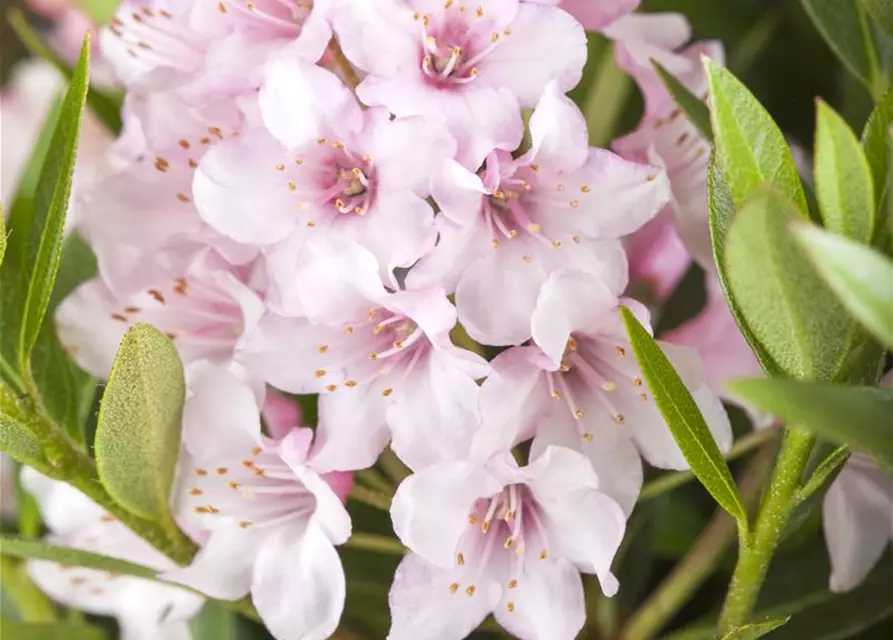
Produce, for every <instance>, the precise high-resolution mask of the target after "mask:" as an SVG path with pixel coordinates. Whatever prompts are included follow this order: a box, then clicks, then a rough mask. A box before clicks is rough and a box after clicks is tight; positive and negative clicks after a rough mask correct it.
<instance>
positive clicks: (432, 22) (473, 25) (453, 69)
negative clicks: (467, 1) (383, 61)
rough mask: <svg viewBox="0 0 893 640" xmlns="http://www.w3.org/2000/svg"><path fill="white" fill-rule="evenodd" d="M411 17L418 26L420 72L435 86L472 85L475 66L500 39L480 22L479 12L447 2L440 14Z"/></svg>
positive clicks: (487, 22)
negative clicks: (420, 58)
mask: <svg viewBox="0 0 893 640" xmlns="http://www.w3.org/2000/svg"><path fill="white" fill-rule="evenodd" d="M414 17H415V19H416V20H417V21H420V22H421V23H422V29H421V32H422V33H421V36H422V42H421V45H422V47H421V55H422V60H421V68H422V73H423V74H424V75H425V77H426V78H427V80H428V82H429V83H431V84H434V85H436V86H440V87H457V86H461V85H465V84H468V83H470V82H473V81H474V80H475V78H477V76H478V64H479V63H480V62H481V61H482V60H483V59H484V58H486V57H487V55H489V54H490V52H491V51H493V50H494V49H495V48H496V47H497V46H499V42H500V38H501V36H500V34H499V33H496V32H493V33H490V28H491V27H492V23H491V21H489V20H486V19H483V18H484V11H483V9H480V8H479V9H477V10H476V11H473V12H472V11H467V10H466V7H465V6H464V5H461V6H460V5H459V4H458V3H455V2H453V1H452V0H447V2H446V3H445V4H444V10H443V13H442V14H439V15H430V14H429V15H424V16H423V15H421V14H418V13H417V14H415V16H414ZM509 33H510V31H509ZM506 35H508V34H506Z"/></svg>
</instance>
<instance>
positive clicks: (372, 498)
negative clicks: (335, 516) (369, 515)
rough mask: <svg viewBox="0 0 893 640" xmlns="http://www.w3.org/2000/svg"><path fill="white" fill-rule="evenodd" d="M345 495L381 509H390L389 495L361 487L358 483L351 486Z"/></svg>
mask: <svg viewBox="0 0 893 640" xmlns="http://www.w3.org/2000/svg"><path fill="white" fill-rule="evenodd" d="M347 497H348V498H350V499H351V500H356V501H357V502H362V503H363V504H366V505H369V506H370V507H374V508H376V509H380V510H382V511H389V510H390V509H391V497H390V496H388V495H385V494H383V493H378V492H377V491H373V490H372V489H367V488H366V487H361V486H360V485H358V484H355V485H354V486H353V488H352V489H351V490H350V493H349V494H348V496H347Z"/></svg>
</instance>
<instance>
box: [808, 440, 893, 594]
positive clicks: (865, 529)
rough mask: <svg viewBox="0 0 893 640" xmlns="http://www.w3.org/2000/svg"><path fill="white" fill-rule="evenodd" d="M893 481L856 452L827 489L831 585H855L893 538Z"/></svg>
mask: <svg viewBox="0 0 893 640" xmlns="http://www.w3.org/2000/svg"><path fill="white" fill-rule="evenodd" d="M891 514H893V480H891V479H890V478H889V477H888V476H886V475H885V474H884V472H883V471H881V470H880V469H879V468H878V467H877V465H875V464H874V462H873V461H872V460H871V459H870V458H869V457H868V456H866V455H865V454H861V453H854V454H853V455H852V456H851V457H850V459H849V460H848V461H847V463H846V464H845V465H844V467H843V470H842V471H841V472H840V475H838V476H837V479H836V480H835V481H834V483H833V484H832V485H831V487H830V488H829V489H828V493H826V494H825V498H824V502H823V503H822V524H823V527H824V530H825V542H826V544H827V546H828V555H829V556H830V558H831V578H830V589H831V591H833V592H835V593H842V592H845V591H849V590H851V589H854V588H855V587H856V586H857V585H858V584H859V583H861V582H862V581H863V580H864V579H865V576H867V575H868V573H869V572H870V571H871V569H872V567H874V565H875V564H877V562H878V560H879V559H880V557H881V555H882V554H883V552H884V549H886V548H887V545H888V544H889V543H890V541H891V539H893V515H891Z"/></svg>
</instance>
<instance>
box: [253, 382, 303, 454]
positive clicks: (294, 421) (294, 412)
mask: <svg viewBox="0 0 893 640" xmlns="http://www.w3.org/2000/svg"><path fill="white" fill-rule="evenodd" d="M262 415H263V418H264V423H265V424H266V425H267V430H268V432H269V434H270V437H272V438H273V439H274V440H281V439H282V438H284V437H285V436H286V435H287V434H288V433H289V432H290V431H291V430H292V429H294V428H295V427H297V426H298V425H299V424H301V407H300V406H299V405H298V403H297V402H296V401H295V400H293V399H292V398H289V397H288V396H286V395H285V394H282V393H279V392H278V391H276V390H275V389H267V394H266V396H264V405H263V409H262ZM305 453H306V452H305Z"/></svg>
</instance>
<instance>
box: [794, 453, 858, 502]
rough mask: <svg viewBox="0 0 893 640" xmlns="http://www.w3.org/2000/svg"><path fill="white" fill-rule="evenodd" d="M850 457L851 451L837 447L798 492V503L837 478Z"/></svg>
mask: <svg viewBox="0 0 893 640" xmlns="http://www.w3.org/2000/svg"><path fill="white" fill-rule="evenodd" d="M849 457H850V450H849V448H847V447H846V446H841V447H837V448H836V449H835V450H834V451H832V452H831V453H829V454H828V456H827V457H826V458H825V459H824V460H822V461H821V462H820V463H819V466H817V467H816V468H815V471H813V472H812V475H811V476H810V477H809V480H808V481H807V483H806V484H805V485H803V487H801V489H800V490H799V491H798V492H797V501H798V502H802V501H803V500H806V499H807V498H808V497H809V496H811V495H812V494H814V493H815V492H816V491H818V490H819V489H821V488H822V487H824V486H825V485H826V484H827V483H828V482H829V480H831V479H832V478H835V477H837V473H838V471H840V469H841V468H842V467H843V465H844V463H845V462H846V461H847V459H848V458H849Z"/></svg>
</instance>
